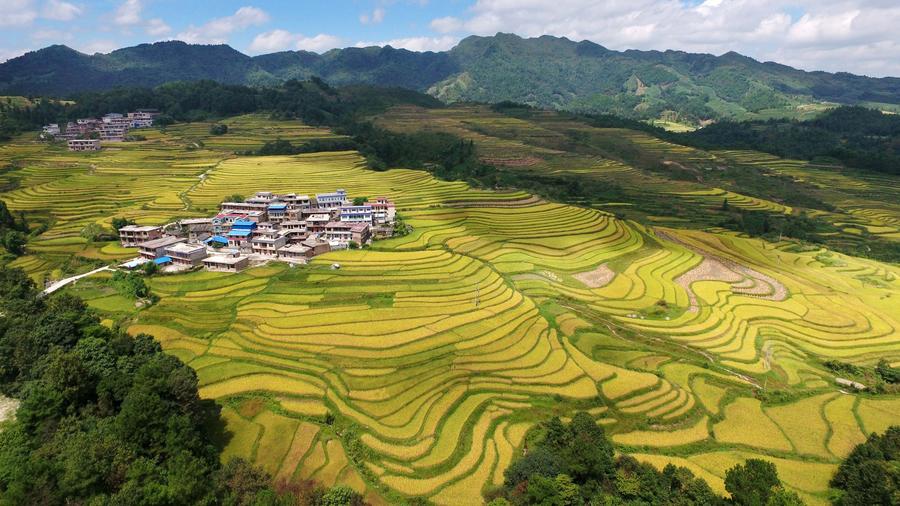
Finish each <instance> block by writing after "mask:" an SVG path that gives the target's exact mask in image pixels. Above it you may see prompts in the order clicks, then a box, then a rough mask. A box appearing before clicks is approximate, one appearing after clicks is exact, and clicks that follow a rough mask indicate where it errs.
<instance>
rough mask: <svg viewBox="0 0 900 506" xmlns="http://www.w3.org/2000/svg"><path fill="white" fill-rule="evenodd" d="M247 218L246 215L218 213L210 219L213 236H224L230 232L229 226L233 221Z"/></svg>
mask: <svg viewBox="0 0 900 506" xmlns="http://www.w3.org/2000/svg"><path fill="white" fill-rule="evenodd" d="M246 217H247V213H224V212H223V213H219V214H217V215H216V216H215V217H214V218H213V219H212V227H213V233H214V234H218V235H221V234H224V233H226V232H228V231H229V230H231V225H232V224H233V223H234V222H235V220H242V219H245V218H246Z"/></svg>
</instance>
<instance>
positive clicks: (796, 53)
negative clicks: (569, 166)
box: [407, 0, 900, 75]
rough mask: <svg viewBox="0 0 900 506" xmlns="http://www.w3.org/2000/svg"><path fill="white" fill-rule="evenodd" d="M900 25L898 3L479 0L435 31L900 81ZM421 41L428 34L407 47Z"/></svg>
mask: <svg viewBox="0 0 900 506" xmlns="http://www.w3.org/2000/svg"><path fill="white" fill-rule="evenodd" d="M898 25H900V3H898V2H897V1H896V0H704V1H703V2H700V3H699V4H698V3H697V2H687V1H683V0H606V1H602V2H598V1H596V0H476V2H475V3H474V5H472V7H471V8H469V9H468V10H467V11H466V12H465V13H464V15H463V16H459V17H442V18H436V19H434V20H432V21H431V25H430V26H431V29H432V30H433V31H434V32H435V33H437V34H451V33H452V34H457V35H460V36H462V35H465V34H476V35H493V34H494V33H497V32H512V33H516V34H518V35H521V36H523V37H536V36H541V35H557V36H564V37H568V38H569V39H572V40H584V39H587V40H591V41H594V42H596V43H598V44H601V45H604V46H606V47H609V48H611V49H619V50H621V49H632V48H633V49H645V50H646V49H657V50H665V49H679V50H684V51H692V52H708V53H714V54H721V53H725V52H727V51H731V50H734V51H738V52H740V53H743V54H746V55H748V56H751V57H754V58H757V59H761V60H768V59H772V60H776V61H779V62H780V63H785V64H788V65H793V66H798V67H801V68H804V69H809V70H813V69H821V70H829V71H837V70H846V71H851V72H853V71H856V72H860V73H863V72H864V73H868V74H870V75H871V74H874V75H900V51H898V46H900V36H898V31H897V26H898ZM419 39H427V37H425V38H422V37H417V38H412V39H407V40H410V41H413V40H419ZM411 45H416V44H415V43H411ZM437 45H439V44H434V45H433V47H434V46H437ZM813 48H814V49H815V50H814V51H813V50H812V49H813ZM847 55H857V56H854V57H850V58H849V59H848V57H847Z"/></svg>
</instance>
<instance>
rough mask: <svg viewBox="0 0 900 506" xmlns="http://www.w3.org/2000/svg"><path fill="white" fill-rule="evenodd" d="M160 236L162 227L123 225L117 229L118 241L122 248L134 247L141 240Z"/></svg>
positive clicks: (150, 239) (145, 240)
mask: <svg viewBox="0 0 900 506" xmlns="http://www.w3.org/2000/svg"><path fill="white" fill-rule="evenodd" d="M160 237H162V227H154V226H141V225H125V226H124V227H122V228H120V229H119V242H120V243H121V244H122V247H123V248H134V247H136V246H137V245H138V244H140V243H142V242H147V241H152V240H154V239H159V238H160Z"/></svg>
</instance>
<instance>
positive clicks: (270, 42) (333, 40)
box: [248, 30, 341, 54]
mask: <svg viewBox="0 0 900 506" xmlns="http://www.w3.org/2000/svg"><path fill="white" fill-rule="evenodd" d="M340 45H341V39H340V37H336V36H334V35H328V34H324V33H320V34H318V35H315V36H313V37H306V36H304V35H302V34H299V33H291V32H289V31H287V30H272V31H270V32H263V33H260V34H259V35H257V36H256V37H254V38H253V42H251V43H250V47H249V48H248V49H249V51H250V52H251V53H255V54H264V53H274V52H276V51H287V50H290V49H303V50H306V51H315V52H317V53H320V52H323V51H327V50H329V49H334V48H336V47H339V46H340Z"/></svg>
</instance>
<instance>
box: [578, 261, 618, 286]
mask: <svg viewBox="0 0 900 506" xmlns="http://www.w3.org/2000/svg"><path fill="white" fill-rule="evenodd" d="M572 277H573V278H575V279H577V280H578V281H581V282H582V283H584V284H585V285H587V286H588V287H590V288H600V287H603V286H606V285H608V284H609V282H610V281H612V280H613V278H614V277H616V273H615V272H613V270H612V269H610V268H609V267H607V265H606V264H600V265H598V266H597V268H596V269H594V270H592V271H588V272H579V273H578V274H574V275H573V276H572Z"/></svg>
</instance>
